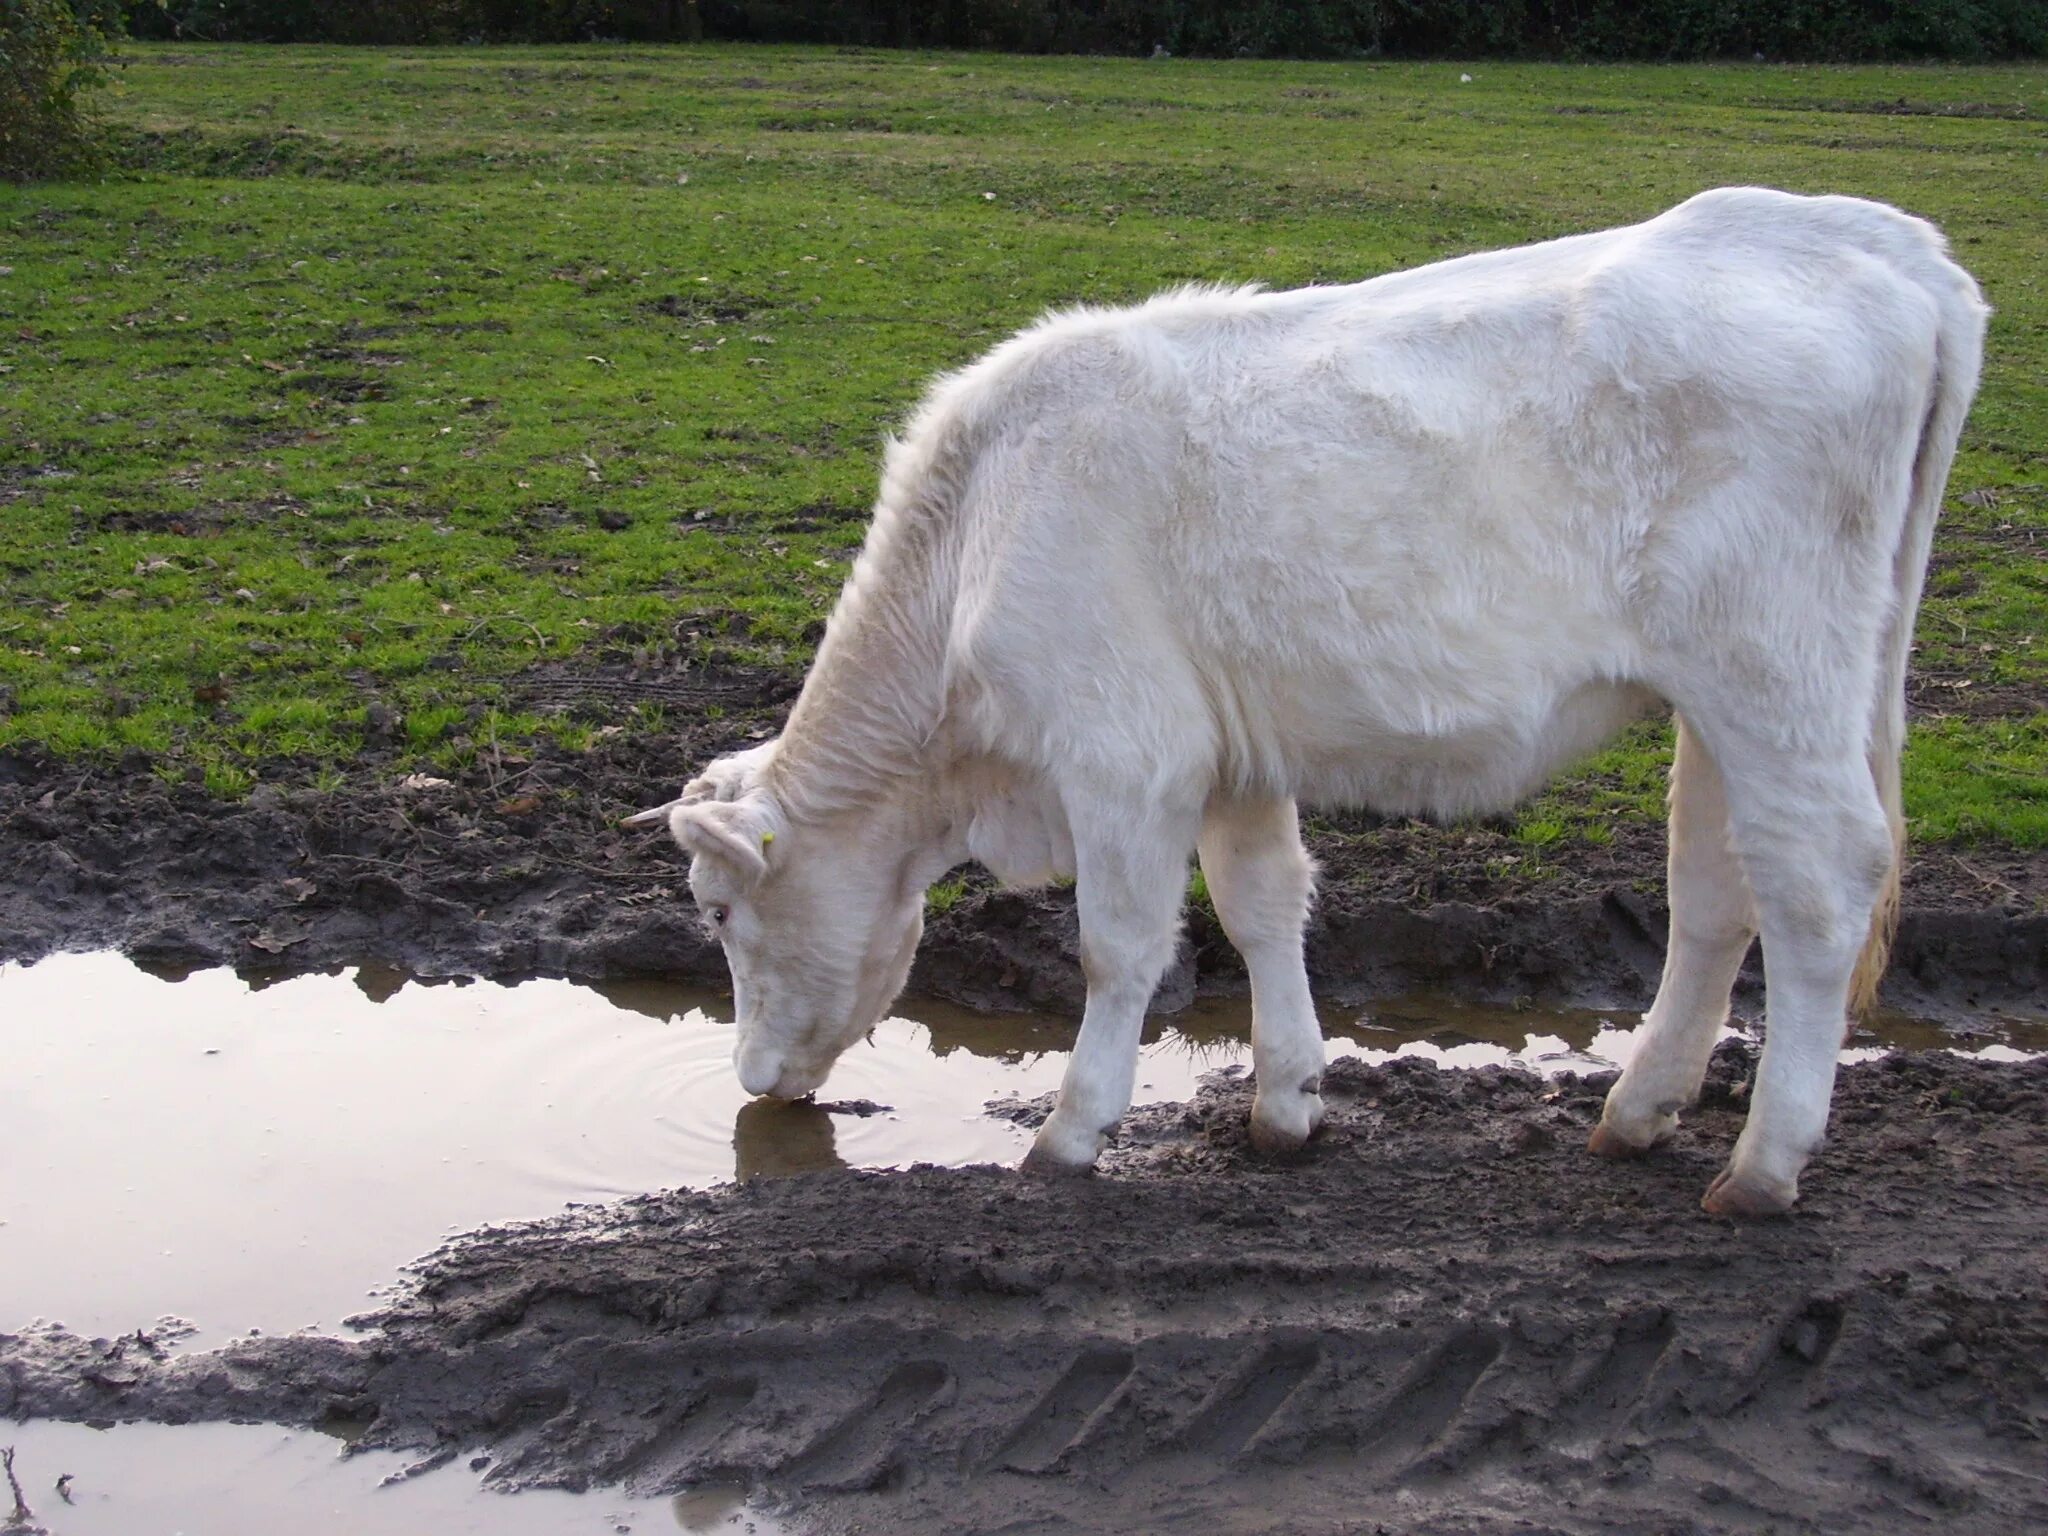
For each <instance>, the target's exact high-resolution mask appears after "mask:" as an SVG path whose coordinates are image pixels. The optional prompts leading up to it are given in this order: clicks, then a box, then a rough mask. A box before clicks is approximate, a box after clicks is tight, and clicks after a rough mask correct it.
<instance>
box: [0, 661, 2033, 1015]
mask: <svg viewBox="0 0 2048 1536" xmlns="http://www.w3.org/2000/svg"><path fill="white" fill-rule="evenodd" d="M797 684H798V679H797V678H796V677H795V676H793V675H791V674H789V673H786V672H778V671H747V670H742V669H732V668H726V669H714V670H705V669H702V668H698V669H640V670H631V669H626V668H608V669H601V670H576V671H570V670H566V669H563V670H546V671H538V672H535V673H531V674H528V675H527V676H526V677H524V678H523V679H521V680H520V681H519V683H518V696H519V698H520V700H521V701H522V702H523V703H525V704H529V705H534V706H539V707H544V708H558V709H567V710H573V711H575V712H576V713H578V714H579V715H580V716H582V717H584V718H587V719H589V720H592V721H602V720H610V721H612V722H614V724H613V725H610V726H606V727H603V729H605V730H607V731H609V732H610V734H607V735H604V736H602V737H600V739H599V740H598V741H597V742H596V743H595V745H594V746H593V747H592V748H591V749H590V750H588V751H583V752H569V751H564V750H561V749H557V748H546V749H537V750H536V751H535V752H534V753H533V755H532V756H530V757H524V756H516V755H507V754H504V753H487V754H484V755H482V756H480V757H479V758H478V759H477V761H475V762H474V763H473V764H472V765H471V766H470V767H469V768H468V769H467V770H465V771H463V772H462V773H461V774H459V775H458V776H456V777H455V778H454V779H453V781H452V782H450V783H446V784H437V785H434V786H431V787H425V788H415V789H406V788H402V787H397V785H396V784H395V783H394V780H395V779H396V777H397V775H396V774H395V773H393V772H392V771H391V769H390V767H389V765H390V764H391V763H392V762H393V761H394V758H395V747H394V746H393V745H392V743H393V741H394V740H396V739H399V738H401V737H402V729H401V722H398V721H395V720H379V721H376V722H375V724H376V726H377V727H378V728H379V729H373V733H372V739H371V741H370V743H369V744H368V746H367V747H366V749H365V753H364V757H363V759H362V762H361V765H360V768H359V770H358V772H357V773H356V775H355V776H354V778H353V780H352V781H351V782H350V783H348V784H346V785H345V786H344V787H342V788H340V789H338V790H321V789H316V788H314V787H312V779H313V775H312V773H311V771H310V770H309V769H307V768H306V767H304V766H303V765H295V764H291V763H279V764H274V765H271V767H270V768H269V770H267V777H266V779H265V781H264V782H262V783H261V784H259V785H258V787H257V788H256V790H255V792H254V793H253V794H251V795H250V796H249V797H248V798H247V799H245V800H243V801H240V802H223V801H221V800H218V799H216V798H215V797H214V796H212V795H210V794H209V793H208V792H207V791H206V790H205V788H204V787H203V786H202V785H200V784H197V783H188V782H166V781H165V780H164V779H163V778H162V777H160V776H159V775H158V774H157V773H156V772H155V771H154V767H155V765H153V764H152V763H150V762H149V761H148V760H146V759H143V758H140V757H135V758H131V759H129V760H126V761H124V762H122V763H120V764H117V765H113V766H94V765H87V764H80V763H77V762H72V761H64V760H58V759H52V758H49V757H46V756H43V755H41V754H38V753H36V752H35V751H33V750H20V749H18V750H15V751H11V752H4V753H0V867H4V868H5V869H6V870H7V871H8V875H7V878H6V879H5V880H4V881H0V959H27V958H34V957H36V956H38V955H41V954H45V953H48V952H50V951H52V950H57V949H77V948H86V947H111V948H118V949H121V950H124V951H126V952H127V953H129V954H131V955H133V956H134V957H135V958H136V959H138V960H140V961H142V962H143V963H145V964H149V965H152V966H157V967H164V968H171V969H179V968H193V967H199V966H208V965H230V966H235V967H238V968H242V969H256V970H264V969H288V970H305V969H309V968H314V967H321V966H332V965H339V964H345V963H359V962H364V961H377V962H382V963H385V964H389V965H394V966H399V967H403V968H405V969H409V970H413V971H416V972H420V973H422V974H428V975H449V974H469V975H489V976H518V975H532V974H542V975H562V976H569V977H575V978H588V979H598V978H613V977H621V976H640V975H670V976H677V977H684V978H694V979H699V980H705V981H713V982H722V981H723V979H724V974H725V968H724V964H723V961H722V959H721V958H720V956H719V954H718V953H717V950H716V948H715V947H714V946H712V945H709V944H707V943H706V942H705V940H704V939H703V937H702V936H701V934H700V933H699V931H698V927H697V924H696V923H695V921H694V919H693V917H692V915H691V912H690V910H689V904H688V899H687V895H686V891H685V884H684V879H683V876H684V867H683V862H682V860H681V857H680V856H679V855H678V854H677V852H676V851H675V850H674V849H673V848H672V847H670V846H669V845H668V843H667V841H666V840H665V839H663V838H661V837H659V836H652V835H648V834H646V833H627V832H622V831H620V830H619V829H618V828H617V827H616V826H615V825H614V824H613V823H614V822H615V821H616V819H617V817H618V816H620V815H621V814H623V813H625V812H627V811H631V810H636V809H638V808H640V807H641V806H643V805H646V804H648V803H650V802H652V801H656V800H659V799H662V798H665V797H666V796H668V795H669V794H672V793H673V792H674V789H675V786H676V785H677V784H678V783H679V782H680V781H681V779H682V778H683V777H684V776H686V775H687V774H688V773H689V772H690V771H691V770H693V769H694V768H695V767H697V766H698V765H700V764H702V763H703V762H705V761H706V760H708V759H709V758H710V757H712V756H713V755H715V754H716V753H718V752H720V751H724V750H728V749H730V748H732V747H734V746H740V745H745V744H746V743H747V742H749V741H753V740H758V739H760V738H761V737H763V736H766V735H767V734H769V733H771V732H772V731H773V730H775V729H776V728H777V727H778V726H779V724H780V721H781V717H782V713H783V711H784V710H785V709H786V708H787V705H788V703H789V701H790V700H791V699H792V698H793V697H794V695H795V692H796V688H797ZM643 703H659V704H662V705H664V706H666V707H667V712H668V718H669V719H671V720H673V721H680V722H682V724H680V725H679V726H676V727H673V728H671V729H669V730H667V731H665V732H664V733H662V734H658V735H650V734H647V733H645V732H643V731H640V730H637V729H634V728H631V727H628V726H625V725H621V724H617V722H618V721H620V720H631V719H633V718H634V715H633V710H634V707H635V706H637V705H640V704H643ZM712 706H716V710H715V711H714V710H713V709H712ZM373 713H374V712H373ZM714 715H715V718H714ZM380 731H381V734H380ZM1324 826H1325V830H1323V831H1320V832H1318V833H1317V834H1315V835H1314V837H1313V839H1312V841H1313V843H1314V847H1315V851H1316V853H1317V855H1318V857H1319V858H1320V860H1321V861H1322V864H1323V867H1324V880H1323V885H1322V895H1321V899H1320V902H1319V905H1318V908H1317V911H1316V915H1315V918H1314V922H1313V925H1312V927H1311V930H1310V934H1309V961H1310V969H1311V972H1312V974H1313V975H1314V977H1315V979H1316V983H1317V985H1318V987H1319V989H1320V990H1321V991H1323V992H1324V993H1326V994H1329V995H1332V996H1337V997H1344V996H1347V995H1364V994H1369V993H1372V994H1386V993H1390V992H1400V991H1414V990H1436V991H1446V992H1450V993H1454V994H1457V995H1461V996H1464V997H1468V998H1473V999H1478V1000H1488V1001H1513V1000H1516V999H1520V998H1524V997H1528V998H1536V999H1540V1000H1543V1001H1546V1002H1557V1003H1583V1004H1590V1005H1595V1006H1613V1007H1623V1006H1629V1005H1631V1004H1641V1003H1645V1002H1647V1001H1648V998H1649V995H1650V992H1651V990H1652V989H1653V988H1654V985H1655V983H1656V979H1657V975H1658V971H1659V968H1660V966H1661V963H1662V946H1663V932H1664V927H1665V922H1666V914H1665V910H1664V905H1663V837H1662V832H1661V829H1659V828H1656V827H1651V826H1643V825H1636V826H1629V825H1622V826H1620V827H1619V828H1618V829H1617V832H1616V835H1615V838H1614V841H1613V842H1612V843H1611V844H1610V845H1609V846H1607V847H1603V848H1595V847H1590V846H1584V845H1572V846H1567V847H1562V848H1559V849H1553V850H1546V852H1545V855H1544V858H1543V861H1542V862H1541V863H1540V864H1537V863H1535V862H1534V861H1532V860H1530V859H1529V858H1527V857H1526V855H1527V852H1528V850H1526V849H1524V848H1521V847H1519V846H1518V845H1514V844H1512V843H1511V842H1510V840H1509V839H1508V838H1506V837H1505V836H1504V835H1503V834H1501V833H1499V832H1495V831H1491V830H1488V829H1486V828H1484V827H1479V828H1448V829H1446V828H1437V827H1430V826H1425V825H1422V824H1420V823H1415V822H1393V823H1381V822H1378V821H1376V820H1375V819H1373V818H1371V817H1367V816H1354V817H1349V818H1330V819H1327V820H1326V821H1325V823H1324ZM1511 854H1514V855H1522V856H1523V857H1521V858H1520V859H1519V861H1518V862H1516V861H1511V860H1510V859H1509V857H1508V856H1509V855H1511ZM1896 953H1897V959H1896V962H1895V965H1894V968H1893V973H1892V977H1891V980H1890V992H1889V997H1890V1000H1891V1001H1893V1002H1895V1003H1897V1004H1899V1005H1901V1006H1905V1007H1910V1008H1914V1009H1916V1010H1918V1011H1921V1012H1923V1013H1948V1012H1962V1011H1967V1010H1970V1009H1973V1008H1978V1007H1985V1006H2019V1007H2026V1006H2029V1005H2033V1006H2038V1002H2039V998H2040V997H2041V995H2042V994H2043V992H2044V991H2048V857H2042V856H2039V855H2021V854H2013V853H2010V852H2005V853H1999V852H1991V853H1983V854H1971V855H1969V856H1967V857H1965V856H1963V855H1959V854H1956V853H1951V852H1942V851H1934V852H1930V853H1926V854H1922V855H1919V856H1917V857H1916V858H1915V859H1914V860H1913V862H1912V865H1911V868H1910V870H1909V873H1908V878H1907V911H1906V916H1905V921H1904V923H1903V925H1902V927H1901V931H1900V937H1899V944H1898V947H1897V952H1896ZM1755 980H1756V977H1755V973H1754V970H1752V972H1751V974H1750V977H1749V982H1748V984H1749V985H1750V986H1752V987H1753V986H1754V983H1755ZM1241 984H1242V972H1241V970H1240V968H1239V966H1238V962H1237V958H1236V955H1235V954H1234V952H1233V951H1232V950H1231V949H1230V946H1229V945H1228V944H1227V943H1226V942H1225V941H1224V939H1223V937H1222V935H1221V934H1220V933H1219V932H1217V931H1216V928H1215V925H1214V923H1213V921H1209V920H1207V919H1206V918H1205V916H1204V915H1203V914H1202V913H1200V912H1196V913H1194V914H1192V915H1191V917H1190V923H1189V931H1188V938H1187V942H1186V943H1185V944H1184V945H1183V949H1182V955H1181V959H1180V962H1179V964H1177V965H1176V967H1175V968H1174V970H1173V972H1172V973H1171V974H1170V975H1169V976H1168V977H1167V979H1166V981H1165V983H1164V984H1163V986H1162V989H1161V995H1160V998H1159V1006H1160V1007H1162V1008H1164V1009H1173V1008H1177V1007H1180V1006H1184V1005H1185V1004H1186V1003H1187V1002H1188V1001H1189V1000H1190V999H1191V998H1192V997H1193V996H1194V995H1195V993H1196V992H1197V990H1198V989H1200V990H1207V991H1217V990H1229V989H1232V988H1235V987H1237V986H1240V985H1241ZM913 986H914V987H915V988H916V989H917V990H919V991H921V992H924V993H927V994H935V995H939V996H943V997H948V998H951V999H954V1000H957V1001H962V1002H966V1003H969V1004H972V1005H975V1006H979V1007H995V1008H1046V1009H1064V1010H1072V1009H1075V1008H1078V1006H1079V1003H1080V991H1081V980H1080V967H1079V963H1078V958H1077V946H1076V940H1075V931H1074V917H1073V906H1072V900H1071V897H1070V896H1069V895H1067V894H1065V893H1061V892H1056V891H1055V892H1044V893H1030V894H1019V893H1011V892H1003V891H998V890H994V889H991V888H988V887H987V886H985V885H981V886H975V887H972V888H970V890H969V892H968V894H967V895H966V896H965V897H964V898H963V899H962V900H961V901H959V902H958V903H957V904H956V905H954V906H953V907H952V908H951V909H950V910H949V911H948V912H946V913H945V914H944V915H942V916H939V917H937V918H935V919H934V921H933V922H932V924H931V927H930V931H929V933H928V935H927V938H926V941H925V945H924V949H923V952H922V955H921V958H920V962H919V969H918V972H917V974H916V976H915V977H914V979H913Z"/></svg>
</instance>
